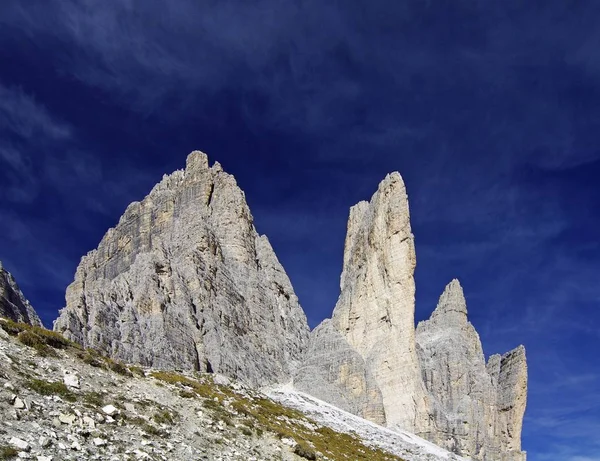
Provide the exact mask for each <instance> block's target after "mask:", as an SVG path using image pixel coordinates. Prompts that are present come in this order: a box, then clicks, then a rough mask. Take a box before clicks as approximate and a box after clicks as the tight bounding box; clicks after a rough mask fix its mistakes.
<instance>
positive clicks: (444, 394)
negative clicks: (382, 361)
mask: <svg viewBox="0 0 600 461" xmlns="http://www.w3.org/2000/svg"><path fill="white" fill-rule="evenodd" d="M416 340H417V345H418V347H417V350H418V352H419V359H420V362H421V368H422V371H423V380H424V382H425V385H426V387H427V390H428V392H429V394H430V395H431V403H432V406H431V409H430V415H431V417H430V423H431V424H430V428H429V431H428V433H427V434H426V438H427V439H428V440H431V441H432V442H434V443H436V444H438V445H440V446H442V447H444V448H446V449H448V450H450V451H453V452H454V453H457V454H460V455H462V456H468V457H472V458H474V459H486V460H509V459H510V460H524V459H525V455H524V454H523V453H521V439H520V438H521V424H522V420H523V413H524V410H525V401H526V394H527V366H526V363H525V350H524V348H522V347H520V348H518V349H516V350H515V351H513V352H511V353H509V354H507V355H506V356H504V357H500V356H493V357H491V358H490V363H489V366H488V367H487V368H486V363H485V357H484V354H483V349H482V346H481V341H480V339H479V335H478V334H477V332H476V331H475V328H473V325H472V324H471V323H470V322H469V321H468V319H467V304H466V301H465V297H464V294H463V289H462V287H461V285H460V283H459V282H458V280H453V281H452V282H451V283H450V284H448V286H447V287H446V289H445V290H444V293H443V294H442V296H441V297H440V300H439V303H438V306H437V308H436V309H435V311H434V312H433V314H432V315H431V318H430V319H429V320H427V321H424V322H420V323H419V325H418V326H417V335H416Z"/></svg>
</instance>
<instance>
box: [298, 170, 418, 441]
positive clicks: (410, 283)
mask: <svg viewBox="0 0 600 461" xmlns="http://www.w3.org/2000/svg"><path fill="white" fill-rule="evenodd" d="M415 263H416V259H415V249H414V241H413V235H412V232H411V228H410V219H409V210H408V201H407V196H406V190H405V187H404V182H403V181H402V178H401V177H400V175H399V174H398V173H392V174H390V175H388V176H387V177H386V178H385V179H384V180H383V181H382V182H381V184H380V185H379V188H378V190H377V192H376V193H375V194H374V195H373V197H372V199H371V201H370V202H361V203H359V204H358V205H356V206H354V207H353V208H352V209H351V210H350V217H349V220H348V232H347V236H346V243H345V250H344V266H343V273H342V277H341V294H340V297H339V300H338V302H337V305H336V307H335V309H334V311H333V316H332V319H331V320H326V321H325V322H324V324H322V325H321V326H319V327H318V328H317V329H316V330H315V332H313V339H312V341H311V350H313V351H314V352H313V353H312V354H309V355H308V358H307V360H306V361H305V366H306V367H312V370H313V374H314V375H319V371H321V374H320V375H319V378H318V379H319V381H320V382H321V385H320V386H319V389H320V390H319V391H318V392H319V393H320V396H321V398H323V399H324V400H328V401H330V402H332V403H334V404H336V405H339V404H340V402H343V404H344V406H342V408H350V409H351V411H353V412H355V413H356V414H359V415H362V416H365V417H367V418H368V419H371V420H372V421H375V422H379V423H381V422H385V423H386V424H387V425H388V426H390V427H399V428H402V429H406V430H408V431H411V432H416V433H418V432H419V431H420V430H421V429H424V428H425V427H426V419H427V409H428V408H429V406H428V396H427V395H426V392H425V386H424V385H423V382H422V380H421V371H420V368H419V364H418V360H417V353H416V345H415V327H414V307H415V282H414V277H413V274H414V269H415ZM325 331H327V332H328V335H329V336H328V337H324V332H325ZM332 338H335V341H333V340H332ZM316 355H318V356H319V360H318V364H320V367H314V366H312V362H314V359H313V357H314V356H316ZM348 376H351V377H352V379H350V380H349V379H348ZM296 381H297V379H295V382H296ZM349 382H351V383H352V384H351V385H349V384H348V383H349ZM300 388H301V389H307V386H306V383H305V382H302V381H301V382H300Z"/></svg>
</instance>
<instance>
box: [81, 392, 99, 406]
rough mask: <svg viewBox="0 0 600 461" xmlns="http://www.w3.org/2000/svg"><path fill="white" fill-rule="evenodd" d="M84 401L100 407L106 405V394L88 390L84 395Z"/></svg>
mask: <svg viewBox="0 0 600 461" xmlns="http://www.w3.org/2000/svg"><path fill="white" fill-rule="evenodd" d="M83 401H84V402H85V403H87V404H88V405H90V406H92V407H94V408H99V407H101V406H102V405H104V395H102V394H101V393H100V392H88V393H86V394H84V395H83Z"/></svg>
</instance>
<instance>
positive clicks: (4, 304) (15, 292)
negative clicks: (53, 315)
mask: <svg viewBox="0 0 600 461" xmlns="http://www.w3.org/2000/svg"><path fill="white" fill-rule="evenodd" d="M0 317H6V318H8V319H11V320H14V321H15V322H25V323H30V324H32V325H41V324H42V321H41V320H40V318H39V317H38V315H37V313H36V312H35V310H34V309H33V307H31V304H29V301H27V299H26V298H25V296H23V293H21V290H20V289H19V286H18V285H17V282H16V281H15V279H14V277H13V276H12V275H11V274H10V272H8V271H7V270H6V269H4V266H3V265H2V261H0Z"/></svg>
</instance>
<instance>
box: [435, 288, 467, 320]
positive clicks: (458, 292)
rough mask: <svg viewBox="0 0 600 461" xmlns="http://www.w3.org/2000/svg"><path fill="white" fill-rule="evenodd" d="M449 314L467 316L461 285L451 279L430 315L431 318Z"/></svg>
mask: <svg viewBox="0 0 600 461" xmlns="http://www.w3.org/2000/svg"><path fill="white" fill-rule="evenodd" d="M451 312H457V313H459V314H464V315H465V317H466V315H467V301H466V300H465V294H464V292H463V288H462V285H461V284H460V282H459V281H458V279H453V280H452V281H451V282H450V283H449V284H448V285H446V288H445V289H444V292H443V293H442V295H441V296H440V300H439V301H438V305H437V307H436V308H435V311H433V314H432V315H431V317H432V318H434V317H437V316H439V315H445V314H449V313H451Z"/></svg>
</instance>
